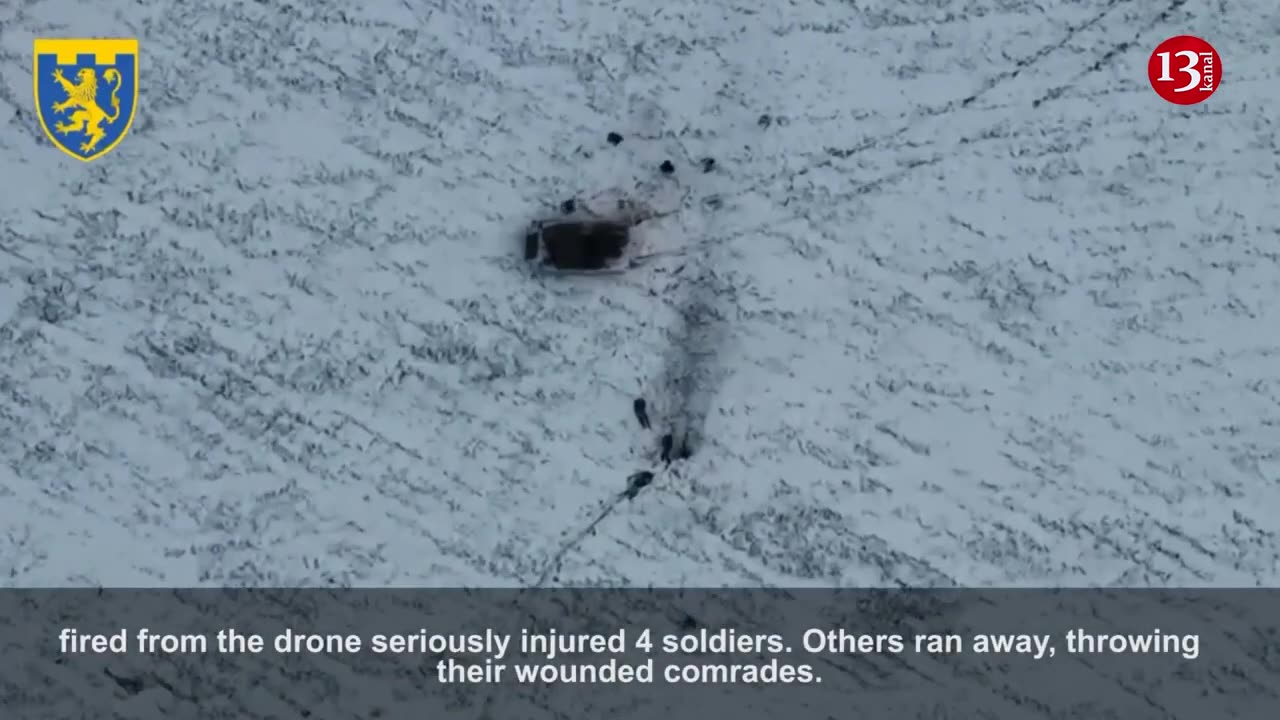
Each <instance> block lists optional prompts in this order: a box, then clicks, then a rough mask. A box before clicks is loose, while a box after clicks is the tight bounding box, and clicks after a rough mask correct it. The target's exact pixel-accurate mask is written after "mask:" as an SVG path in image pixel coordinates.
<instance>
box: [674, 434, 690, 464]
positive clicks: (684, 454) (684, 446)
mask: <svg viewBox="0 0 1280 720" xmlns="http://www.w3.org/2000/svg"><path fill="white" fill-rule="evenodd" d="M691 457H693V448H691V447H689V433H685V434H684V438H683V439H682V440H681V441H680V449H679V450H677V451H676V459H677V460H688V459H689V458H691Z"/></svg>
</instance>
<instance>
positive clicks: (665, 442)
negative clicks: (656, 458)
mask: <svg viewBox="0 0 1280 720" xmlns="http://www.w3.org/2000/svg"><path fill="white" fill-rule="evenodd" d="M674 442H675V438H673V437H671V433H667V434H666V435H663V436H662V462H664V463H666V464H668V465H670V464H671V445H672V443H674Z"/></svg>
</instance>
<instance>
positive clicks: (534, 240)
mask: <svg viewBox="0 0 1280 720" xmlns="http://www.w3.org/2000/svg"><path fill="white" fill-rule="evenodd" d="M536 257H538V233H536V232H531V233H529V234H528V235H525V236H524V259H525V260H533V259H534V258H536Z"/></svg>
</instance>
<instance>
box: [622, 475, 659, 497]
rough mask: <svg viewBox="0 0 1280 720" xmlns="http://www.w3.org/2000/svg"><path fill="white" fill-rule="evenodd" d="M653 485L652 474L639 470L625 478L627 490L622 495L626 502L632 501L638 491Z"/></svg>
mask: <svg viewBox="0 0 1280 720" xmlns="http://www.w3.org/2000/svg"><path fill="white" fill-rule="evenodd" d="M651 483H653V473H651V472H649V471H648V470H641V471H640V472H638V473H633V474H632V475H631V477H629V478H627V489H626V490H625V491H624V492H623V493H622V494H623V495H625V496H626V498H627V499H628V500H634V499H635V498H636V495H639V494H640V491H641V490H643V489H644V488H646V487H648V486H649V485H650V484H651Z"/></svg>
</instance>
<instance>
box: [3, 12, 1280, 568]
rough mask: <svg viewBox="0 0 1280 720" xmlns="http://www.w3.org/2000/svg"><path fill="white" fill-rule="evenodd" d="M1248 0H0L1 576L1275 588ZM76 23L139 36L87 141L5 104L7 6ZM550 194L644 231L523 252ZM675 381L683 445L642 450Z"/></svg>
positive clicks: (1270, 69)
mask: <svg viewBox="0 0 1280 720" xmlns="http://www.w3.org/2000/svg"><path fill="white" fill-rule="evenodd" d="M1277 30H1280V14H1278V12H1277V8H1276V6H1275V4H1274V3H1273V2H1270V1H1269V0H1234V1H1233V2H1230V3H1225V2H1223V3H1220V2H1200V1H1188V0H1159V1H1154V0H1153V1H1151V2H1138V1H1136V0H1135V1H1132V2H1125V1H1123V0H1108V1H1104V0H1081V1H1077V2H1048V1H1042V2H1033V1H1031V0H966V1H964V2H960V1H956V2H946V1H944V0H932V1H929V0H914V1H912V2H902V1H901V0H858V1H857V2H853V1H847V2H837V1H836V0H795V1H794V2H730V1H728V0H698V1H696V2H695V1H693V0H676V1H674V2H661V3H654V2H649V1H647V0H626V1H614V2H602V1H593V0H576V1H575V2H556V1H555V0H551V1H548V0H493V1H492V2H488V3H481V2H455V1H446V0H438V1H437V2H410V1H406V2H400V1H396V0H367V1H366V2H357V3H350V2H333V1H328V0H309V1H308V2H285V1H283V0H264V1H263V2H207V1H206V2H198V1H195V0H192V1H190V2H159V1H157V0H139V1H138V2H130V3H100V2H95V3H90V2H72V1H70V0H21V1H20V0H12V1H11V2H5V3H4V4H3V5H0V75H2V77H3V82H0V119H3V121H4V129H3V133H0V528H3V532H0V577H3V578H4V582H5V583H6V584H9V585H77V586H83V585H90V584H106V585H135V586H185V585H246V584H247V585H330V584H333V585H356V586H382V585H393V586H423V585H425V586H444V585H501V586H517V585H531V584H543V585H550V586H554V585H562V584H575V585H576V584H587V585H607V586H614V585H648V584H653V585H664V586H665V585H729V586H754V585H761V584H764V585H841V586H870V585H876V586H884V585H888V586H894V585H897V584H906V585H916V586H951V585H984V586H985V585H1066V586H1079V585H1094V584H1100V585H1124V586H1147V585H1160V586H1169V585H1196V586H1225V585H1256V584H1264V585H1276V584H1278V583H1280V565H1278V561H1277V557H1278V556H1277V552H1278V549H1280V541H1278V540H1277V536H1276V533H1277V532H1280V520H1278V519H1277V518H1280V515H1277V513H1276V508H1278V507H1280V426H1278V425H1277V418H1280V406H1278V405H1277V401H1278V399H1280V333H1278V331H1277V328H1280V302H1278V301H1280V263H1278V257H1280V256H1278V255H1277V253H1280V167H1278V165H1277V154H1276V153H1277V144H1276V128H1277V121H1276V120H1275V118H1276V117H1277V111H1278V110H1280V102H1278V100H1280V89H1278V88H1280V73H1277V64H1276V59H1275V54H1274V47H1275V38H1276V33H1277ZM1184 33H1190V34H1195V35H1199V36H1201V37H1204V38H1205V39H1206V40H1208V41H1209V42H1211V43H1213V44H1214V45H1215V46H1216V48H1217V49H1218V51H1219V53H1220V54H1221V56H1222V61H1223V65H1224V67H1223V68H1222V71H1223V85H1222V87H1221V89H1220V90H1219V91H1218V92H1217V93H1216V94H1215V95H1214V96H1213V97H1212V98H1211V99H1210V100H1209V101H1208V102H1206V103H1203V104H1202V105H1199V106H1194V107H1189V108H1184V107H1178V106H1174V105H1170V104H1167V103H1165V102H1164V101H1162V100H1161V99H1160V98H1159V97H1157V96H1156V94H1155V93H1154V92H1152V90H1151V88H1150V86H1149V84H1148V82H1147V79H1146V63H1147V59H1148V56H1149V54H1150V53H1151V51H1152V49H1153V48H1154V47H1155V45H1156V44H1158V43H1159V42H1160V41H1161V40H1163V39H1165V38H1166V37H1169V36H1171V35H1179V34H1184ZM76 36H137V37H138V38H139V39H140V40H141V48H142V54H143V55H142V65H141V67H142V84H141V100H140V109H139V113H138V116H137V119H136V121H135V122H134V125H133V128H132V130H131V133H130V135H129V136H128V137H127V138H126V139H125V140H124V142H123V143H121V144H120V145H119V146H118V147H117V148H116V149H115V150H114V151H113V152H111V153H110V154H109V155H107V156H106V157H104V158H102V159H100V160H98V161H96V162H94V163H92V164H87V165H86V164H82V163H80V162H77V161H75V160H73V159H72V158H69V157H67V156H66V155H64V154H63V153H60V152H58V151H57V150H56V149H54V148H53V147H52V146H51V145H50V144H49V142H48V140H47V139H46V138H45V137H44V135H43V133H42V132H41V131H40V129H39V127H38V125H37V120H36V116H35V113H34V112H33V103H32V99H31V78H30V72H31V41H32V39H33V38H34V37H76ZM610 131H616V132H618V133H620V134H621V135H623V137H624V140H623V142H622V143H621V144H620V145H617V146H612V145H610V144H609V143H608V142H606V135H607V133H609V132H610ZM705 157H710V158H714V160H715V167H714V169H712V171H711V172H703V167H702V159H703V158H705ZM668 159H669V160H671V161H672V162H673V164H674V165H675V168H676V170H675V173H674V174H672V175H669V176H668V175H664V174H662V173H661V172H660V171H659V169H658V168H659V165H660V164H661V163H662V161H664V160H668ZM570 198H576V199H577V200H578V201H579V204H581V205H586V206H587V207H588V208H594V209H597V210H598V209H600V208H607V207H612V206H613V203H614V202H615V201H616V200H619V199H621V200H626V201H629V202H631V203H634V204H635V205H637V206H640V207H643V208H647V210H648V211H649V213H650V214H652V215H654V216H655V219H652V220H650V221H648V222H646V223H644V224H642V225H641V226H640V228H639V229H638V230H637V235H638V236H639V241H642V242H643V243H644V244H645V245H646V246H647V247H649V248H650V249H656V250H661V251H666V254H664V255H661V256H659V257H656V258H654V259H653V260H651V261H650V262H648V263H647V264H644V265H643V266H641V267H639V268H636V269H634V270H632V271H630V272H628V273H626V274H623V275H614V276H609V277H604V278H599V277H572V278H557V277H545V276H536V275H534V274H531V273H530V272H529V268H528V267H527V266H526V264H525V262H524V261H523V259H522V258H521V256H520V240H521V238H522V235H523V230H524V228H525V227H526V226H527V224H528V223H529V222H530V221H532V220H536V219H541V218H548V217H554V216H555V215H556V214H557V213H558V212H559V206H560V204H561V203H562V202H563V201H565V200H567V199H570ZM639 395H644V396H645V397H647V398H648V401H649V405H650V414H651V415H652V417H653V421H654V425H655V429H654V432H652V433H644V432H641V431H639V429H638V427H637V424H636V421H635V419H634V418H633V416H632V412H631V404H632V400H633V399H634V398H635V397H637V396H639ZM676 421H679V422H687V423H692V425H693V427H694V429H695V431H697V433H698V434H699V435H700V437H701V438H702V441H701V442H700V443H699V444H698V447H697V451H696V453H695V454H694V456H693V457H692V458H690V459H688V460H686V461H681V462H677V463H676V464H675V465H673V466H671V468H670V469H667V470H662V469H661V466H660V465H659V464H658V463H657V459H656V456H657V446H658V439H657V434H658V432H660V431H661V430H663V429H665V428H667V427H668V426H669V425H670V424H671V423H672V422H676ZM644 469H654V470H658V471H659V472H658V474H657V477H656V479H655V481H654V483H653V485H651V486H650V487H648V488H645V489H644V490H643V491H641V492H640V493H639V495H638V496H637V497H636V499H635V500H633V501H629V502H628V501H626V500H621V501H619V500H618V494H619V493H620V492H621V491H622V490H624V489H625V483H626V478H627V476H628V475H630V474H631V473H633V472H636V471H638V470H644Z"/></svg>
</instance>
